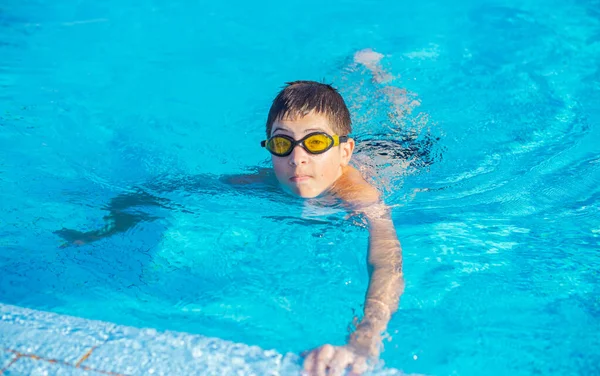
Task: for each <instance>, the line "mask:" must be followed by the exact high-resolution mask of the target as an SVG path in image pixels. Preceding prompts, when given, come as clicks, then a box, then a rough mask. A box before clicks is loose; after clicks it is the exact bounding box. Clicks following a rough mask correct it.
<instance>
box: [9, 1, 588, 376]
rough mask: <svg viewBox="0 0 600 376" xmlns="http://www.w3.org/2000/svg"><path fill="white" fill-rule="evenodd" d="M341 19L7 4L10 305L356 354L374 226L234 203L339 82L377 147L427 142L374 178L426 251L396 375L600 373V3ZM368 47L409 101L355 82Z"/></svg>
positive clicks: (405, 305)
mask: <svg viewBox="0 0 600 376" xmlns="http://www.w3.org/2000/svg"><path fill="white" fill-rule="evenodd" d="M333 3H334V2H332V3H327V2H317V1H312V0H308V1H302V2H300V1H289V2H285V3H281V2H266V1H264V2H259V3H247V2H239V1H236V2H232V1H224V2H220V3H216V2H215V3H202V2H191V1H172V2H166V1H163V2H159V1H153V2H152V1H129V2H126V3H122V2H116V1H108V2H104V3H103V4H98V3H97V2H92V1H87V0H80V1H67V0H60V1H55V2H52V4H48V3H45V2H39V1H21V0H19V1H16V0H9V1H7V2H6V1H5V2H3V3H2V5H0V197H1V198H0V247H1V249H2V252H1V253H0V273H1V274H0V275H1V277H0V302H2V303H7V304H16V305H19V306H24V307H30V308H35V309H42V310H49V311H53V312H58V313H65V314H70V315H76V316H81V317H86V318H92V319H100V320H106V321H112V322H116V323H119V324H125V325H134V326H140V327H155V328H158V329H161V330H164V329H170V330H179V331H186V332H191V333H199V334H204V335H208V336H216V337H220V338H224V339H228V340H233V341H238V342H244V343H247V344H252V345H259V346H261V347H263V348H275V349H277V350H278V351H280V352H286V351H295V352H299V351H302V350H305V349H307V348H312V347H314V346H318V345H321V344H323V343H334V344H342V343H344V340H345V337H346V335H347V333H348V327H349V325H350V324H351V321H352V318H353V316H354V315H355V314H358V313H359V312H360V310H361V304H362V299H363V297H364V292H365V289H366V284H367V275H366V266H365V260H364V259H365V253H366V248H367V232H366V230H365V229H364V228H363V227H362V226H360V224H356V223H353V222H352V221H348V220H345V219H344V215H345V213H339V212H331V213H329V212H323V211H319V210H317V209H316V208H314V207H313V206H312V205H311V203H303V202H301V201H298V200H295V199H292V198H289V197H286V196H284V195H282V194H281V193H279V192H265V191H263V190H260V189H259V188H256V187H253V186H249V187H246V188H244V189H235V188H232V187H231V186H229V185H227V184H224V183H223V178H224V177H226V176H229V175H231V174H240V173H245V172H248V171H252V169H254V168H255V167H257V166H259V167H268V160H269V158H268V155H267V154H266V153H265V151H264V150H262V149H261V148H260V147H258V143H259V141H260V140H261V139H262V138H263V135H264V122H265V119H266V113H267V111H268V108H269V106H270V101H271V100H272V98H273V97H274V95H275V94H276V93H277V91H278V89H279V88H280V87H281V86H282V85H283V83H284V82H286V81H290V80H295V79H314V80H325V81H327V82H331V83H333V84H334V85H335V86H337V87H339V89H340V91H341V92H342V94H343V95H344V97H345V99H346V101H347V103H348V105H349V107H350V108H351V110H352V115H353V119H354V130H355V131H354V136H355V137H356V138H357V139H358V141H359V146H360V141H361V140H362V141H363V145H364V144H366V143H367V140H372V139H386V140H404V141H403V142H402V147H403V149H402V150H405V151H406V152H405V153H404V154H403V159H392V160H390V159H389V156H388V158H385V157H382V156H376V155H374V153H373V152H372V151H369V150H365V149H364V148H363V150H362V152H361V153H359V155H357V159H356V163H357V164H358V165H360V166H363V167H365V166H366V170H365V171H366V173H367V175H368V176H369V178H370V179H372V181H373V182H374V183H375V184H377V185H378V186H379V187H380V188H381V190H382V191H383V192H384V194H385V197H386V202H387V203H388V204H390V205H393V206H394V211H393V219H394V222H395V224H396V227H397V230H398V235H399V237H400V240H401V242H402V245H403V250H404V267H405V278H406V291H405V293H404V295H403V297H402V300H401V305H400V310H399V311H398V313H397V314H396V315H395V316H394V318H393V320H392V321H391V323H390V327H389V338H388V340H386V342H385V349H384V352H383V354H382V359H383V361H384V362H385V365H386V366H390V367H396V368H399V369H402V370H404V371H406V372H415V373H424V374H436V375H446V374H456V375H479V374H495V375H504V374H506V375H532V374H561V375H562V374H581V375H591V374H597V373H598V372H600V369H599V366H598V364H600V339H599V338H600V300H599V298H598V296H600V287H599V286H600V284H599V282H600V281H599V279H600V277H599V275H598V270H600V255H599V254H598V250H599V248H600V247H599V245H600V238H599V236H600V213H599V209H600V206H599V197H600V189H599V188H598V186H599V183H600V147H599V146H598V144H599V143H598V140H600V126H599V125H598V124H599V122H600V68H599V67H600V3H599V2H598V1H566V0H560V1H559V0H555V1H546V2H541V1H539V0H536V1H525V2H523V1H520V2H517V1H514V0H513V1H496V2H491V3H490V2H484V1H461V2H459V3H454V4H450V3H448V2H443V1H440V0H438V1H432V0H426V1H423V2H419V3H418V4H416V3H414V2H399V1H379V2H377V3H370V2H369V3H367V2H358V1H350V0H349V1H339V2H335V4H333ZM365 48H371V49H373V50H375V51H377V52H379V53H382V54H383V55H384V57H383V59H382V61H381V69H382V70H383V71H384V72H386V73H387V74H388V75H390V76H391V78H390V79H389V80H387V81H386V82H384V83H376V82H373V76H372V74H371V73H370V72H369V71H368V70H367V69H365V68H364V67H362V66H359V65H356V64H355V63H354V62H353V56H354V54H355V53H356V52H357V51H360V50H362V49H365ZM394 88H396V89H394ZM393 90H395V91H393ZM390 93H392V94H393V98H396V99H398V98H400V99H399V100H398V101H399V102H400V103H401V104H400V105H399V107H396V108H395V109H394V108H393V106H391V105H390V103H389V98H390ZM390 113H391V114H392V116H390ZM367 149H368V148H367ZM373 168H377V171H378V172H377V173H374V172H373V171H374V170H373ZM141 192H143V194H142V193H141ZM123 195H129V196H127V197H137V198H138V199H139V201H138V204H137V205H136V206H134V207H132V208H131V209H130V210H129V211H128V213H129V214H130V216H131V217H130V218H133V219H134V222H136V223H137V221H141V222H139V223H137V224H135V226H133V227H131V228H129V229H128V230H127V231H126V232H124V233H117V234H115V235H114V236H111V237H107V238H104V239H101V240H98V241H96V242H92V243H90V244H87V245H83V246H79V247H77V246H65V242H64V240H63V239H62V238H61V237H60V236H58V235H57V233H56V232H57V231H61V230H62V229H71V230H76V231H82V232H85V231H92V230H95V229H99V228H102V227H103V226H104V225H105V221H104V220H103V217H104V216H106V215H107V214H108V211H107V207H108V205H109V204H110V202H111V200H112V199H113V198H115V197H125V196H123ZM158 204H160V205H158ZM490 370H493V372H492V371H490Z"/></svg>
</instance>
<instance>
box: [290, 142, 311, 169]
mask: <svg viewBox="0 0 600 376" xmlns="http://www.w3.org/2000/svg"><path fill="white" fill-rule="evenodd" d="M288 158H289V159H290V164H291V165H292V166H298V165H301V164H306V163H307V162H308V158H309V157H308V153H307V152H306V150H304V148H302V146H300V145H296V146H295V147H294V148H293V149H292V153H291V154H290V155H289V157H288Z"/></svg>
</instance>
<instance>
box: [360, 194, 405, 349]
mask: <svg viewBox="0 0 600 376" xmlns="http://www.w3.org/2000/svg"><path fill="white" fill-rule="evenodd" d="M362 211H363V213H364V214H365V216H366V218H367V221H368V226H369V251H368V258H367V263H368V267H369V287H368V290H367V296H366V298H365V304H364V316H363V319H362V321H361V322H360V323H359V324H358V326H357V327H356V331H355V332H354V333H353V334H352V336H351V338H350V342H349V343H350V346H352V347H353V348H356V349H357V350H358V351H359V352H360V353H361V354H364V355H366V356H373V357H377V356H378V355H379V346H380V344H381V333H383V332H384V331H385V329H386V328H387V324H388V322H389V320H390V318H391V315H392V314H393V313H394V312H396V310H397V308H398V303H399V301H400V295H401V294H402V292H403V291H404V277H403V274H402V248H401V246H400V242H399V241H398V237H397V235H396V229H395V228H394V223H393V222H392V218H391V216H390V213H389V208H388V207H386V206H385V205H383V204H375V205H372V206H369V207H367V208H365V209H363V210H362Z"/></svg>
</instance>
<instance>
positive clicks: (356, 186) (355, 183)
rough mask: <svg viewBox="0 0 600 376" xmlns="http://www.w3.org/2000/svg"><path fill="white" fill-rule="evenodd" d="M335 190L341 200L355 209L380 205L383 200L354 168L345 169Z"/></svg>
mask: <svg viewBox="0 0 600 376" xmlns="http://www.w3.org/2000/svg"><path fill="white" fill-rule="evenodd" d="M333 190H334V193H335V194H336V195H337V196H338V197H339V198H340V199H342V200H343V201H344V202H346V203H348V204H349V205H350V206H351V207H353V208H354V209H358V208H364V207H367V206H370V205H373V204H375V203H378V202H379V201H380V198H381V197H380V194H379V191H378V190H377V189H376V188H375V187H374V186H372V185H371V184H369V183H368V182H367V181H366V180H365V179H364V178H363V177H362V175H361V174H360V172H359V171H358V170H357V169H355V168H354V167H352V166H346V167H344V171H343V172H342V176H340V178H339V179H338V180H337V181H336V182H335V184H334V187H333Z"/></svg>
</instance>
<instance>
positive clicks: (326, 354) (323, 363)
mask: <svg viewBox="0 0 600 376" xmlns="http://www.w3.org/2000/svg"><path fill="white" fill-rule="evenodd" d="M333 355H335V349H334V348H333V346H331V345H324V346H323V347H321V349H320V351H319V354H318V355H317V364H316V365H315V367H314V370H315V371H316V372H315V374H316V375H317V376H325V370H326V369H327V366H329V361H330V360H331V358H332V357H333Z"/></svg>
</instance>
